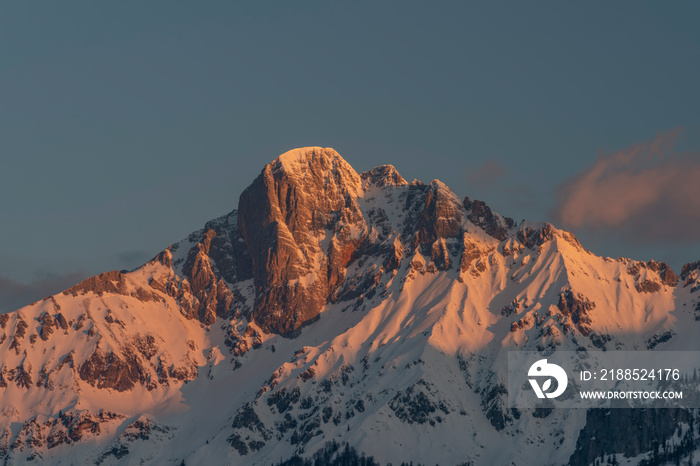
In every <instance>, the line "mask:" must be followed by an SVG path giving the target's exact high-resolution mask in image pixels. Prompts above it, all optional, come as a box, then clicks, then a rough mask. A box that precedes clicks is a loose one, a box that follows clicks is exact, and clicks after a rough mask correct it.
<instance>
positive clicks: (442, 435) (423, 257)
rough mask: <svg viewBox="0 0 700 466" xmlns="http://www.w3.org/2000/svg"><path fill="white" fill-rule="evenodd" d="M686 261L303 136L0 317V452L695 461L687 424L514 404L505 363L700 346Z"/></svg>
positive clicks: (151, 457) (91, 458) (231, 458)
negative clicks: (366, 164) (188, 209)
mask: <svg viewBox="0 0 700 466" xmlns="http://www.w3.org/2000/svg"><path fill="white" fill-rule="evenodd" d="M699 269H700V262H695V263H691V264H688V265H686V266H685V267H684V268H683V270H682V271H681V273H680V276H676V275H675V274H674V272H673V271H672V270H671V269H670V268H669V267H668V266H667V265H665V264H662V263H659V262H655V261H649V262H640V261H634V260H630V259H624V258H622V259H610V258H602V257H597V256H595V255H594V254H592V253H591V252H589V251H586V250H585V249H584V248H583V247H582V246H581V244H580V243H579V241H578V240H577V239H576V238H575V237H574V235H572V234H571V233H568V232H565V231H562V230H559V229H557V228H555V227H554V226H553V225H550V224H546V223H532V222H524V223H522V224H520V225H517V224H516V223H515V222H514V221H513V220H512V219H509V218H507V217H503V216H501V215H499V214H498V213H496V212H493V211H492V210H491V209H490V208H489V207H488V206H487V205H486V204H485V203H484V202H482V201H479V200H471V199H469V198H465V199H464V200H460V198H458V197H457V196H456V195H455V194H454V193H453V192H452V191H451V190H450V189H449V188H448V187H447V186H445V185H444V184H443V183H441V182H439V181H437V180H434V181H432V182H430V183H423V182H420V181H413V182H411V183H409V182H407V181H406V180H404V179H403V178H402V177H401V175H400V174H399V173H398V171H397V170H396V169H395V168H394V167H393V166H391V165H384V166H380V167H376V168H374V169H372V170H369V171H366V172H364V173H361V174H358V173H357V172H356V171H355V170H354V169H353V168H352V167H351V166H350V165H349V164H348V163H347V162H345V161H344V160H343V159H342V157H341V156H340V155H339V154H338V153H336V152H335V151H333V150H332V149H323V148H318V147H313V148H305V149H297V150H294V151H290V152H288V153H286V154H283V155H282V156H280V157H278V158H277V159H275V160H274V161H273V162H271V163H270V164H268V165H266V166H265V168H264V169H263V171H262V173H261V174H260V176H259V177H258V178H257V179H256V180H255V181H254V182H253V183H252V184H251V185H250V186H249V187H248V188H247V189H246V190H245V191H244V192H243V194H242V195H241V199H240V203H239V206H238V210H234V211H233V212H231V213H230V214H228V215H225V216H223V217H221V218H218V219H215V220H212V221H210V222H208V223H207V224H206V225H205V226H204V228H202V229H200V230H197V231H195V232H194V233H192V234H191V235H190V236H188V237H187V238H185V239H184V240H183V241H181V242H179V243H176V244H173V245H171V246H170V247H168V248H166V249H165V250H164V251H163V252H161V253H160V254H158V255H157V256H156V257H155V258H154V259H153V260H152V261H150V262H148V263H147V264H144V265H143V266H142V267H140V268H139V269H137V270H134V271H132V272H128V273H121V272H117V271H114V272H108V273H104V274H101V275H97V276H95V277H92V278H90V279H88V280H85V281H84V282H82V283H80V284H77V285H76V286H74V287H72V288H70V289H68V290H66V291H65V292H63V293H60V294H57V295H55V296H51V297H48V298H46V299H44V300H42V301H39V302H37V303H34V304H32V305H30V306H27V307H25V308H23V309H20V310H18V311H16V312H13V313H9V314H4V315H0V354H1V355H2V356H0V457H3V458H4V460H5V462H6V463H7V464H23V463H24V462H26V461H41V462H42V463H46V464H59V462H60V464H70V463H75V464H86V463H94V464H134V463H144V464H168V463H172V464H181V462H182V461H184V462H185V463H186V464H190V463H193V464H198V463H210V464H211V463H216V464H225V463H235V464H239V463H241V464H242V463H246V464H270V463H274V462H277V461H279V460H280V459H283V460H285V459H288V458H291V457H293V456H294V455H299V456H305V457H310V456H311V455H312V454H313V453H314V452H319V451H325V452H331V453H332V454H336V453H337V454H340V451H339V450H338V447H337V442H340V443H342V442H345V441H347V442H349V443H350V444H351V446H352V447H353V448H355V449H356V450H357V451H359V452H363V453H366V454H368V455H373V456H374V457H375V459H376V460H378V461H380V462H382V463H386V462H392V463H394V464H400V463H401V462H402V461H405V462H409V461H414V462H421V463H425V464H434V463H438V464H457V463H461V464H541V463H543V462H544V463H549V464H567V463H568V464H576V465H578V464H591V463H595V462H596V461H597V460H601V459H606V460H607V459H608V458H609V457H610V455H611V454H619V455H620V458H622V456H624V455H627V457H629V458H632V459H631V460H630V461H632V463H634V462H635V461H636V462H640V461H642V460H643V459H644V458H647V457H649V458H651V457H652V456H653V455H652V453H653V451H654V449H655V448H657V446H658V445H671V444H673V442H677V443H678V448H676V449H674V450H672V449H671V447H670V446H669V447H668V449H667V450H666V451H667V452H668V451H674V452H676V453H674V454H681V453H678V452H683V454H685V455H686V456H687V455H688V454H690V453H689V452H691V451H693V447H692V445H694V444H693V443H692V441H695V439H696V433H695V431H693V432H692V435H691V434H688V432H689V429H688V428H687V425H688V424H689V423H691V424H692V423H693V422H695V417H694V415H693V413H690V412H687V411H683V410H676V411H673V412H671V411H669V412H665V413H659V412H654V413H644V412H637V411H634V412H621V411H620V412H613V413H607V412H602V411H590V412H586V411H584V410H572V411H565V410H551V409H538V410H515V409H510V408H509V407H508V404H507V391H506V388H505V387H506V369H505V368H504V367H503V365H502V364H501V362H502V361H503V360H504V358H505V355H506V353H507V352H508V351H511V350H540V351H553V350H557V349H563V350H572V351H574V350H575V351H600V350H606V351H610V350H616V349H646V348H651V349H660V350H671V349H698V348H697V338H696V335H697V331H698V330H699V328H698V327H697V326H698V325H700V278H698V270H699ZM618 411H619V410H618ZM621 413H622V414H621ZM629 423H634V424H635V426H636V427H635V430H633V431H631V430H629V429H627V430H625V429H624V428H623V427H622V426H624V425H626V424H629ZM601 435H606V436H608V437H609V438H610V440H609V441H600V438H601ZM680 439H683V440H682V441H683V442H685V443H684V444H683V445H684V446H683V447H682V448H681V447H680V442H681V440H680ZM334 442H336V443H334ZM688 442H691V443H688ZM334 445H335V446H334ZM689 445H690V446H689ZM333 452H336V453H333ZM664 454H665V453H664ZM645 455H646V456H645ZM649 455H652V456H649ZM634 458H636V459H634ZM655 458H657V459H658V458H660V456H658V455H657V456H656V457H655ZM665 458H667V457H665ZM668 458H670V457H668Z"/></svg>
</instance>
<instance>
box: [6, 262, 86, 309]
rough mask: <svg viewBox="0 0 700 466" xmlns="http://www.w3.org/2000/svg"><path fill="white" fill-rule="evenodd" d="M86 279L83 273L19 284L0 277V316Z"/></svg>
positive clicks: (72, 273) (49, 277)
mask: <svg viewBox="0 0 700 466" xmlns="http://www.w3.org/2000/svg"><path fill="white" fill-rule="evenodd" d="M85 278H86V275H85V274H84V273H83V272H71V273H67V274H65V275H52V276H48V277H46V278H42V279H40V280H36V281H33V282H31V283H21V282H18V281H15V280H13V279H11V278H8V277H5V276H2V275H0V314H2V313H5V312H10V311H14V310H16V309H19V308H20V307H23V306H26V305H27V304H31V303H33V302H34V301H38V300H40V299H42V298H45V297H46V296H51V295H53V294H56V293H59V292H61V291H63V290H65V289H66V288H70V287H71V286H73V285H75V284H76V283H79V282H80V281H82V280H83V279H85Z"/></svg>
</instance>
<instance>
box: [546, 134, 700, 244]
mask: <svg viewBox="0 0 700 466" xmlns="http://www.w3.org/2000/svg"><path fill="white" fill-rule="evenodd" d="M680 132H681V129H680V128H677V129H674V130H672V131H669V132H666V133H662V134H658V135H657V136H656V137H655V138H654V139H653V140H651V141H649V142H644V143H639V144H635V145H633V146H631V147H629V148H627V149H625V150H621V151H617V152H614V153H612V154H609V155H603V154H601V155H599V156H598V158H597V159H596V161H595V163H594V164H593V166H592V167H590V168H588V169H586V170H584V171H583V172H581V173H579V174H578V175H576V176H574V177H573V178H570V179H568V180H566V181H564V182H563V183H561V184H560V185H559V187H558V196H557V205H556V207H555V209H554V211H553V215H554V217H555V218H556V219H557V221H558V223H560V224H561V225H562V226H564V227H566V228H574V229H576V228H582V229H587V230H590V231H596V232H601V233H611V234H618V235H621V236H623V237H626V238H629V239H630V240H631V241H637V242H647V241H682V242H688V241H697V240H698V239H700V154H678V153H672V149H673V146H674V143H675V141H676V139H677V138H678V135H679V134H680Z"/></svg>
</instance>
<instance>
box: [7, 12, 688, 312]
mask: <svg viewBox="0 0 700 466" xmlns="http://www.w3.org/2000/svg"><path fill="white" fill-rule="evenodd" d="M241 3H244V2H228V1H227V2H174V1H167V2H165V1H164V2H157V1H149V2H87V1H85V2H72V1H65V2H48V1H46V2H41V1H38V2H2V3H0V144H1V145H0V150H1V151H2V152H1V156H0V157H1V158H0V160H2V166H1V169H0V240H1V241H0V310H3V308H5V309H8V308H10V307H16V306H19V305H22V304H26V303H28V302H30V301H32V300H34V299H37V298H39V297H42V296H44V295H47V294H49V293H53V292H57V291H59V290H60V289H63V288H65V287H67V286H69V285H70V284H72V283H74V282H75V281H77V280H78V279H80V278H81V277H84V276H87V275H91V274H95V273H99V272H101V271H105V270H112V269H122V268H133V267H135V266H137V265H139V264H141V263H143V262H144V261H145V260H147V259H149V258H150V257H152V256H153V255H155V254H156V253H157V252H159V251H160V250H162V249H163V248H164V247H166V246H168V245H169V244H170V243H173V242H175V241H178V240H180V239H181V238H183V237H185V236H186V235H187V234H189V233H190V232H191V231H193V230H195V229H198V228H200V227H201V226H202V225H203V224H204V222H206V221H207V220H209V219H211V218H214V217H217V216H219V215H223V214H225V213H227V212H229V211H230V210H232V209H234V208H236V206H237V202H238V196H239V194H240V193H241V191H242V190H243V189H244V188H245V187H246V186H247V185H248V184H249V183H250V182H251V181H252V180H253V179H254V178H255V176H257V174H258V173H259V172H260V170H261V169H262V167H263V165H264V164H265V163H267V162H269V161H270V160H272V159H273V158H274V157H275V156H277V155H279V154H280V153H282V152H284V151H286V150H288V149H291V148H294V147H299V146H307V145H321V146H330V147H334V148H335V149H336V150H338V151H339V152H340V153H341V154H342V155H343V157H345V158H346V160H348V161H349V162H350V163H351V164H352V165H353V166H354V167H355V168H356V169H357V170H358V171H364V170H367V169H369V168H372V167H374V166H376V165H379V164H383V163H391V164H393V165H395V166H396V167H397V168H398V170H399V171H400V172H401V174H402V175H403V176H404V177H405V178H407V179H413V178H419V179H421V180H423V181H430V180H431V179H434V178H439V179H441V180H442V181H444V182H445V183H447V184H448V185H449V186H450V187H452V189H453V190H454V191H455V192H457V194H459V195H460V196H464V195H469V196H470V197H472V198H480V199H483V200H485V201H486V202H487V203H488V204H490V205H491V206H492V207H493V208H494V209H495V210H497V211H499V212H501V213H503V214H504V215H508V216H512V217H514V218H516V220H520V219H522V218H528V219H533V220H549V221H553V222H555V224H557V225H559V226H563V227H565V228H567V229H569V230H571V231H573V232H574V233H575V234H577V235H578V236H579V237H580V238H581V240H582V241H583V243H584V246H586V247H588V248H590V249H592V250H593V251H594V252H596V253H598V254H601V255H612V256H619V255H623V256H631V257H633V258H637V259H644V260H648V259H651V258H656V259H660V260H665V261H668V262H670V263H671V264H672V265H673V267H674V268H675V269H676V270H677V271H678V269H679V268H680V266H681V265H682V264H683V263H685V262H689V261H693V260H698V259H700V218H699V216H700V206H699V205H698V201H697V199H700V192H698V188H697V187H694V186H695V184H700V183H695V180H697V179H698V178H697V177H696V176H695V175H698V176H700V171H698V170H699V167H700V156H699V155H698V154H700V112H699V111H698V109H699V108H700V89H699V88H698V83H699V82H700V59H698V58H699V55H700V28H698V27H697V19H698V17H699V13H700V4H698V3H697V2H690V1H688V2H673V3H668V2H638V1H634V2H602V1H601V2H545V1H538V2H480V3H476V2H430V3H428V2H422V1H421V2H412V1H404V2H272V1H270V2H249V4H248V5H242V4H241ZM679 128H680V129H679ZM606 196H607V197H606ZM597 206H600V208H597ZM572 212H574V213H572Z"/></svg>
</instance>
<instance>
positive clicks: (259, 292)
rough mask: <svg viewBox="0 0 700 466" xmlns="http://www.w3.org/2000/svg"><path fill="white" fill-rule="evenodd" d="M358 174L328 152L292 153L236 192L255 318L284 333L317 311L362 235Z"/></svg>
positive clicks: (266, 327)
mask: <svg viewBox="0 0 700 466" xmlns="http://www.w3.org/2000/svg"><path fill="white" fill-rule="evenodd" d="M361 193H362V187H361V180H360V176H359V175H358V174H357V173H356V172H355V170H354V169H353V168H352V167H351V166H350V165H348V163H347V162H345V160H343V159H342V158H341V157H340V156H339V155H338V153H337V152H335V151H334V150H332V149H321V148H313V149H309V150H296V151H291V152H288V153H286V154H284V155H282V156H280V157H278V158H277V159H276V160H275V161H274V162H272V163H271V164H269V165H267V166H266V167H265V168H264V169H263V172H262V173H261V174H260V176H258V178H256V180H255V181H254V182H253V184H252V185H250V186H249V187H248V188H247V189H246V190H245V191H244V192H243V194H242V195H241V200H240V206H239V209H240V214H239V220H238V223H239V228H240V231H241V233H242V235H243V239H244V240H245V242H246V246H247V248H248V251H249V253H250V257H251V259H252V266H253V278H254V282H255V293H256V296H255V308H254V310H253V319H254V320H255V321H256V322H257V323H258V324H259V325H260V326H261V327H262V328H263V329H264V330H266V331H272V332H276V333H283V334H289V333H291V332H292V331H294V330H296V329H298V328H299V327H301V326H302V325H303V324H304V323H306V322H308V321H310V320H311V319H313V318H315V317H316V316H318V314H319V313H320V312H321V308H322V307H323V305H324V304H325V302H326V300H327V299H328V297H329V295H330V294H331V293H332V292H333V291H334V290H335V289H336V288H337V287H338V286H339V285H340V283H342V281H343V280H344V279H345V269H346V267H347V265H348V263H349V262H350V261H351V260H352V259H353V258H354V254H355V252H356V251H357V249H358V248H359V247H360V245H361V244H362V242H363V241H364V240H365V238H366V236H367V223H366V222H365V220H364V218H363V216H362V212H361V211H360V206H359V204H358V197H359V196H360V195H361Z"/></svg>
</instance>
